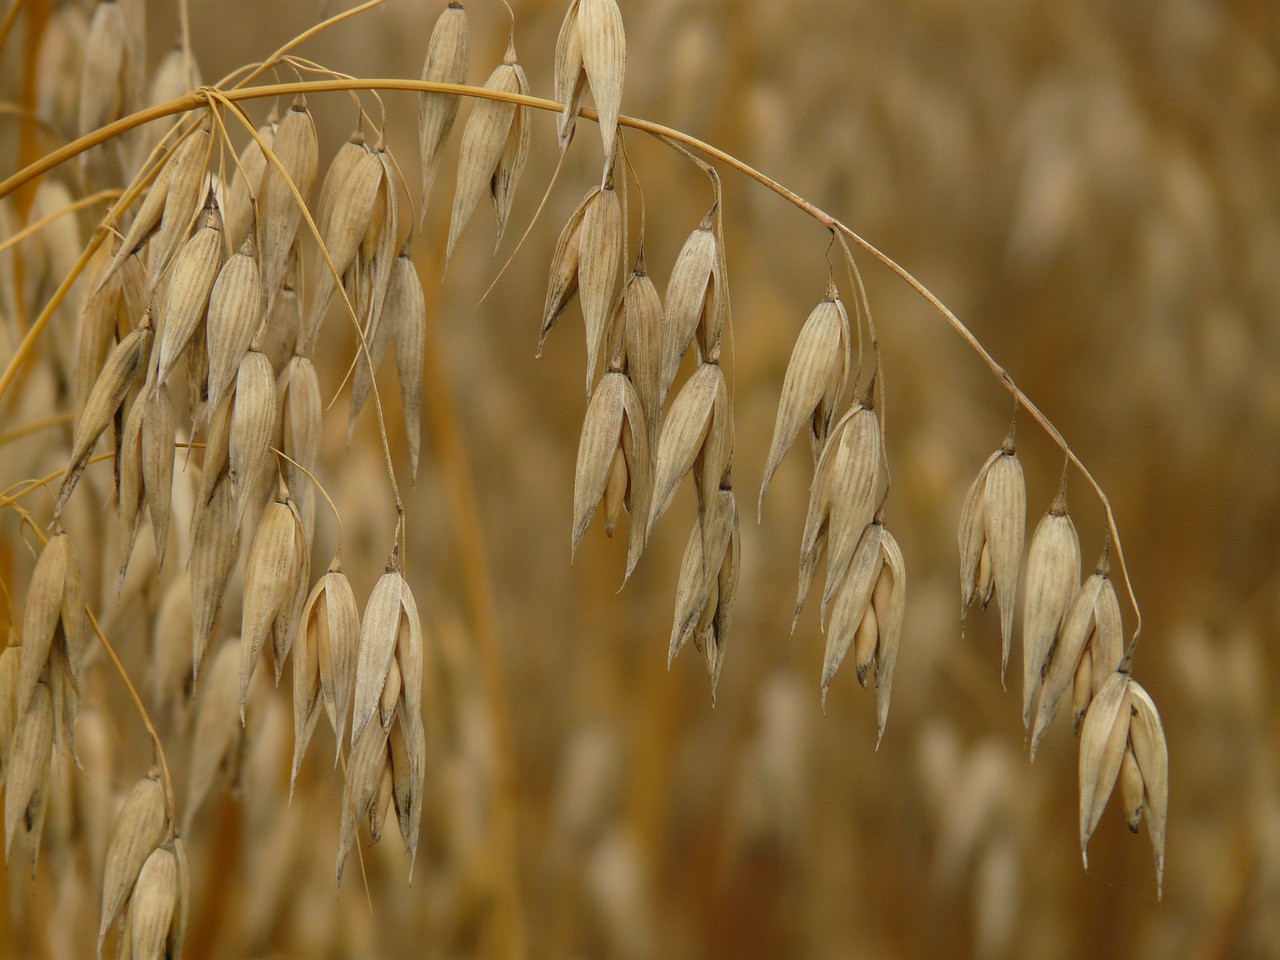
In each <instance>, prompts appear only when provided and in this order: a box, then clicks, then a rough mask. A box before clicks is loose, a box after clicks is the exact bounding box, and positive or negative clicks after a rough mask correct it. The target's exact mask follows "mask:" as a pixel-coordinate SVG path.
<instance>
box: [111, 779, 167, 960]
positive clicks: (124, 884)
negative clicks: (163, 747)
mask: <svg viewBox="0 0 1280 960" xmlns="http://www.w3.org/2000/svg"><path fill="white" fill-rule="evenodd" d="M168 825H169V818H168V814H167V813H166V812H165V805H164V787H163V785H162V784H161V783H160V775H159V773H158V771H155V770H153V771H152V772H151V773H149V774H147V776H145V777H144V778H143V779H141V780H139V781H138V782H137V783H136V784H134V787H133V790H131V791H130V793H129V796H128V799H126V800H125V802H124V806H122V807H121V808H120V813H119V814H117V816H116V822H115V826H114V827H113V828H112V830H111V842H110V843H109V844H108V845H107V859H106V866H105V868H104V872H103V877H102V920H101V922H100V923H99V924H98V956H99V957H101V956H102V944H103V941H104V940H105V939H106V936H107V931H108V930H109V929H110V928H111V924H112V923H113V922H114V921H115V918H116V915H117V914H118V913H119V912H120V909H121V908H122V907H123V906H124V904H125V901H126V900H128V899H129V896H130V894H131V893H132V892H133V889H134V885H135V883H136V882H137V880H138V874H139V873H140V872H141V871H142V867H143V864H145V863H146V861H147V858H148V857H149V856H150V855H151V852H152V851H153V850H155V849H156V848H157V847H158V846H159V845H160V843H161V841H163V840H164V836H165V832H166V829H167V827H168Z"/></svg>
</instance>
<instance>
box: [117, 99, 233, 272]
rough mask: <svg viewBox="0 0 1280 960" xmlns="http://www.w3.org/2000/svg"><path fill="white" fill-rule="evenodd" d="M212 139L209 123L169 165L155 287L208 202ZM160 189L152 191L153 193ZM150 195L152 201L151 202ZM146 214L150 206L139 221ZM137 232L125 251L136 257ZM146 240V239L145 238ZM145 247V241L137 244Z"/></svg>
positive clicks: (155, 247)
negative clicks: (206, 181) (135, 242)
mask: <svg viewBox="0 0 1280 960" xmlns="http://www.w3.org/2000/svg"><path fill="white" fill-rule="evenodd" d="M212 147H213V142H212V135H211V134H210V131H209V124H208V121H207V120H206V121H205V122H204V123H202V124H201V125H200V127H199V128H198V129H197V130H196V131H195V132H194V133H192V134H191V135H190V136H189V137H187V138H186V139H185V140H183V141H182V143H181V145H179V146H177V147H175V148H174V150H173V154H172V159H171V160H170V161H169V168H170V169H169V175H168V180H167V183H166V186H165V194H164V214H163V216H162V217H161V219H160V226H159V228H158V229H157V230H156V234H155V237H154V238H153V239H152V241H151V247H150V249H151V257H150V265H151V282H152V285H153V286H154V285H155V284H156V283H157V282H158V280H159V278H160V277H161V276H162V275H163V274H164V273H165V271H166V270H167V269H168V267H169V261H170V259H172V257H173V255H174V252H175V251H176V250H177V249H178V247H179V246H181V244H182V242H183V241H184V240H186V239H187V232H188V230H190V228H191V222H192V220H193V219H194V218H195V216H196V215H197V214H198V213H199V212H200V203H201V201H202V200H203V199H204V198H205V195H206V191H205V178H206V176H207V171H208V169H209V155H210V151H211V150H212ZM155 190H156V187H155V186H153V187H152V192H154V191H155ZM150 196H151V195H150V194H148V200H150ZM145 211H146V204H145V203H144V205H143V211H140V212H139V214H138V218H139V219H142V215H143V212H145ZM132 233H133V231H132V230H130V231H129V234H128V235H126V237H125V244H124V247H123V248H122V249H124V250H128V252H129V253H133V252H134V250H136V249H137V247H136V246H133V247H131V246H130V243H129V237H130V236H132ZM142 239H145V238H142ZM137 243H141V239H139V240H138V241H137Z"/></svg>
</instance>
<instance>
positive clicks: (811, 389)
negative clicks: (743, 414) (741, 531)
mask: <svg viewBox="0 0 1280 960" xmlns="http://www.w3.org/2000/svg"><path fill="white" fill-rule="evenodd" d="M848 375H849V316H848V314H847V313H845V309H844V304H842V303H841V302H840V294H839V293H838V292H837V291H836V285H835V283H834V281H828V282H827V295H826V298H825V299H824V300H823V301H822V302H821V303H820V304H818V305H817V306H816V307H814V309H813V312H812V313H810V314H809V319H807V320H806V321H805V323H804V327H803V328H802V329H801V330H800V336H799V338H798V339H797V340H796V345H795V348H794V349H793V350H792V351H791V362H790V363H788V364H787V375H786V377H785V378H784V380H783V382H782V396H781V398H780V399H779V400H778V417H777V420H776V421H775V423H774V427H773V440H772V442H771V443H770V445H769V458H768V461H767V462H766V464H765V468H764V482H763V483H761V485H760V501H759V504H758V505H757V511H759V510H761V509H763V506H764V495H765V492H766V491H767V490H768V489H769V482H770V481H771V480H772V479H773V474H774V472H775V471H776V470H777V469H778V465H779V464H780V463H782V458H783V457H785V456H786V455H787V451H788V450H790V449H791V445H792V444H793V443H794V442H795V439H796V436H797V435H798V434H799V433H800V428H801V426H803V425H804V424H805V422H806V421H807V422H808V424H809V431H810V436H811V438H812V441H813V451H814V461H815V462H816V461H817V460H818V458H819V457H821V455H822V448H823V446H824V445H825V443H826V440H827V434H828V432H829V431H830V429H831V420H832V418H833V417H834V416H835V409H836V403H837V402H838V401H839V399H840V395H841V394H842V393H843V392H844V385H845V381H846V380H847V379H848Z"/></svg>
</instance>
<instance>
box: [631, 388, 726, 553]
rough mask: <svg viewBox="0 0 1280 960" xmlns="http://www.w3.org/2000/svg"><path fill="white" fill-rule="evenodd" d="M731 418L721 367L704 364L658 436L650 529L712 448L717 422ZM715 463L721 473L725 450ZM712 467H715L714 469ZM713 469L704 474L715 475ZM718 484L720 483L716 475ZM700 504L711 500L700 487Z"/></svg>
mask: <svg viewBox="0 0 1280 960" xmlns="http://www.w3.org/2000/svg"><path fill="white" fill-rule="evenodd" d="M729 416H730V411H729V400H728V388H727V387H726V385H725V381H724V374H723V373H722V372H721V370H720V366H719V364H714V363H704V364H702V365H700V366H699V367H698V369H697V370H696V371H694V374H693V376H691V377H690V378H689V380H688V382H687V383H686V384H685V385H684V387H683V388H681V390H680V393H678V394H677V395H676V399H675V400H674V401H673V402H672V404H671V410H670V412H669V413H668V414H667V417H666V419H665V420H664V421H663V423H662V432H661V433H660V434H659V436H658V443H657V454H656V456H655V457H654V481H653V505H652V506H651V507H650V514H649V530H650V531H652V529H653V525H654V524H655V523H656V522H657V520H658V518H659V517H661V516H662V515H663V514H664V513H666V511H667V507H669V506H670V505H671V501H672V500H673V499H674V498H675V494H676V488H677V487H678V486H679V485H680V481H681V480H682V479H684V476H685V474H687V473H688V472H689V471H690V469H692V468H693V466H694V464H695V461H696V460H697V459H698V458H699V456H700V455H701V454H702V453H703V451H704V448H710V447H711V446H712V445H711V444H710V443H709V440H710V439H712V438H713V437H714V434H715V432H716V429H717V427H718V423H717V421H723V420H725V419H728V417H729ZM711 459H712V460H713V461H716V464H714V465H718V466H719V467H720V469H721V470H723V468H724V467H725V466H726V464H727V459H726V457H725V455H724V452H723V451H712V457H711ZM714 465H713V466H714ZM715 472H716V470H715V469H711V470H709V471H707V472H706V473H705V475H706V476H709V475H710V474H711V473H715ZM715 482H716V484H717V485H718V484H719V476H718V475H717V477H716V480H715ZM699 491H700V492H699V496H700V503H701V502H705V501H706V500H707V499H709V497H708V496H707V493H708V492H707V491H705V489H704V488H703V486H702V485H699Z"/></svg>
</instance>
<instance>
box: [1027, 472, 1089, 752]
mask: <svg viewBox="0 0 1280 960" xmlns="http://www.w3.org/2000/svg"><path fill="white" fill-rule="evenodd" d="M1079 588H1080V538H1079V537H1078V536H1077V535H1076V528H1075V524H1073V523H1072V522H1071V518H1070V517H1069V516H1068V515H1067V504H1066V500H1065V498H1064V496H1063V495H1062V494H1061V493H1059V495H1058V497H1057V498H1056V499H1055V500H1054V503H1053V505H1052V506H1051V507H1050V508H1049V512H1048V513H1046V514H1045V515H1044V517H1042V518H1041V520H1040V523H1039V524H1038V525H1037V526H1036V532H1035V535H1034V536H1033V537H1032V538H1031V550H1030V553H1029V554H1028V556H1027V586H1026V607H1025V609H1024V611H1023V616H1022V657H1023V683H1022V723H1023V726H1025V727H1027V728H1028V729H1030V726H1031V704H1032V702H1033V700H1034V699H1035V697H1036V694H1038V693H1039V692H1040V687H1041V681H1042V678H1043V677H1044V672H1045V669H1046V668H1047V666H1048V660H1049V652H1050V651H1051V650H1052V649H1053V645H1054V643H1055V642H1056V641H1057V638H1058V633H1059V630H1060V628H1061V625H1062V621H1063V620H1064V619H1065V617H1066V615H1067V612H1068V610H1069V609H1070V607H1071V602H1072V600H1074V599H1075V596H1076V592H1077V591H1078V590H1079Z"/></svg>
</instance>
